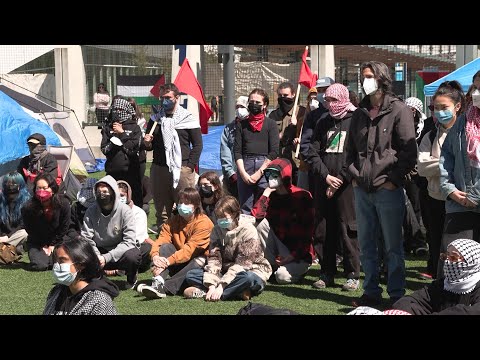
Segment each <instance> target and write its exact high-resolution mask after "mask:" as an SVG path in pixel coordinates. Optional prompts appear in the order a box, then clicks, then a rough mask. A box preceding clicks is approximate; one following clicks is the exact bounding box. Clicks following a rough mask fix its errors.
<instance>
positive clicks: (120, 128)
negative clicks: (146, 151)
mask: <svg viewBox="0 0 480 360" xmlns="http://www.w3.org/2000/svg"><path fill="white" fill-rule="evenodd" d="M142 138H143V137H142V130H141V129H140V126H138V124H137V118H136V113H135V109H134V108H133V106H132V105H131V104H130V103H129V102H128V101H127V100H125V99H123V98H116V99H114V100H113V103H112V113H111V121H110V122H109V123H108V124H106V125H105V126H104V127H103V128H102V143H101V144H100V148H101V150H102V153H103V154H104V155H105V157H106V158H107V161H106V162H105V172H106V173H107V175H110V176H112V177H113V178H114V179H115V180H125V181H126V182H128V183H129V184H130V186H131V187H132V190H133V193H132V199H133V202H134V203H135V205H137V206H139V207H142V205H143V194H142V181H141V178H140V160H139V157H138V154H139V151H140V142H141V141H142Z"/></svg>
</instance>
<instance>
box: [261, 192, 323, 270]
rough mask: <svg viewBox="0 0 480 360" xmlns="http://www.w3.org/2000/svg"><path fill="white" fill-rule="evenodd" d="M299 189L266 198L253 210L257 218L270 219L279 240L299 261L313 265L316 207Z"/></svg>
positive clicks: (271, 226) (310, 197) (307, 195)
mask: <svg viewBox="0 0 480 360" xmlns="http://www.w3.org/2000/svg"><path fill="white" fill-rule="evenodd" d="M292 188H295V189H294V190H296V191H292V192H291V193H290V192H289V193H288V194H285V195H279V194H277V193H276V192H273V193H272V194H270V197H266V196H264V195H262V196H261V197H260V199H258V201H257V202H256V204H255V205H254V207H253V209H252V215H253V216H255V217H256V218H257V219H263V218H266V219H267V220H268V222H269V223H270V228H271V229H272V230H273V232H274V233H275V235H277V237H278V239H279V240H280V241H281V242H282V243H283V244H285V246H287V247H288V249H289V250H290V252H291V254H292V256H293V257H294V258H295V260H297V261H298V260H305V261H306V262H308V263H311V262H312V259H313V257H314V249H313V222H314V207H313V199H312V195H310V193H309V192H308V191H305V190H302V189H299V188H297V187H296V186H292Z"/></svg>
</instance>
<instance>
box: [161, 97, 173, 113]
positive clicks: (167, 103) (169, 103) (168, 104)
mask: <svg viewBox="0 0 480 360" xmlns="http://www.w3.org/2000/svg"><path fill="white" fill-rule="evenodd" d="M161 104H162V107H163V109H164V110H165V111H170V110H172V109H173V107H174V106H175V102H174V101H173V100H172V99H165V98H162V100H161Z"/></svg>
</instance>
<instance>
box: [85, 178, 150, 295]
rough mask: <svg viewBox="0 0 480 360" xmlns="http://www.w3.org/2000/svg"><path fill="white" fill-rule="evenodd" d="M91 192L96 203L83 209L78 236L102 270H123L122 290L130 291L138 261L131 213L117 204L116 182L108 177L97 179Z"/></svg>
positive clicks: (124, 206) (130, 210) (135, 277)
mask: <svg viewBox="0 0 480 360" xmlns="http://www.w3.org/2000/svg"><path fill="white" fill-rule="evenodd" d="M94 189H95V191H94V193H95V198H96V201H97V204H96V205H95V206H90V207H89V208H88V209H87V212H86V213H85V217H84V218H83V225H82V231H81V235H82V237H84V238H85V239H87V240H88V242H89V243H90V245H92V247H93V250H94V251H95V253H96V254H97V256H98V259H99V260H100V265H101V267H102V269H104V270H114V269H120V270H125V272H126V274H127V284H126V288H133V287H134V286H135V284H136V281H137V272H138V267H139V265H140V261H141V256H140V250H139V247H140V245H139V244H138V242H137V239H136V237H135V217H134V214H133V212H132V209H130V207H129V206H128V205H126V204H122V203H121V202H120V192H119V191H118V186H117V182H116V181H115V179H114V178H113V177H111V176H110V175H107V176H105V177H103V178H101V179H100V180H98V181H97V183H96V184H95V187H94Z"/></svg>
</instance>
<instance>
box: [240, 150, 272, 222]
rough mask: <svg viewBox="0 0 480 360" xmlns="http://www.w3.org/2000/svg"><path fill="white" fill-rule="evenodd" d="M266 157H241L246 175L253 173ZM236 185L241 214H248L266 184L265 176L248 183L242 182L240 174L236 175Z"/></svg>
mask: <svg viewBox="0 0 480 360" xmlns="http://www.w3.org/2000/svg"><path fill="white" fill-rule="evenodd" d="M266 158H267V157H266V156H263V155H258V156H250V155H248V156H244V157H243V167H244V168H245V171H246V172H247V174H248V175H253V174H254V173H255V172H256V171H257V170H258V169H260V167H261V166H262V165H263V163H264V162H265V159H266ZM237 186H238V200H239V203H240V208H241V210H242V214H247V215H250V214H251V212H252V208H253V205H254V204H255V202H256V201H257V200H258V199H259V198H260V196H262V193H263V190H265V189H266V188H267V186H268V183H267V180H266V179H265V176H262V177H261V178H260V180H258V181H257V183H256V184H254V185H248V184H245V183H244V182H243V179H242V177H241V176H238V180H237Z"/></svg>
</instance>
